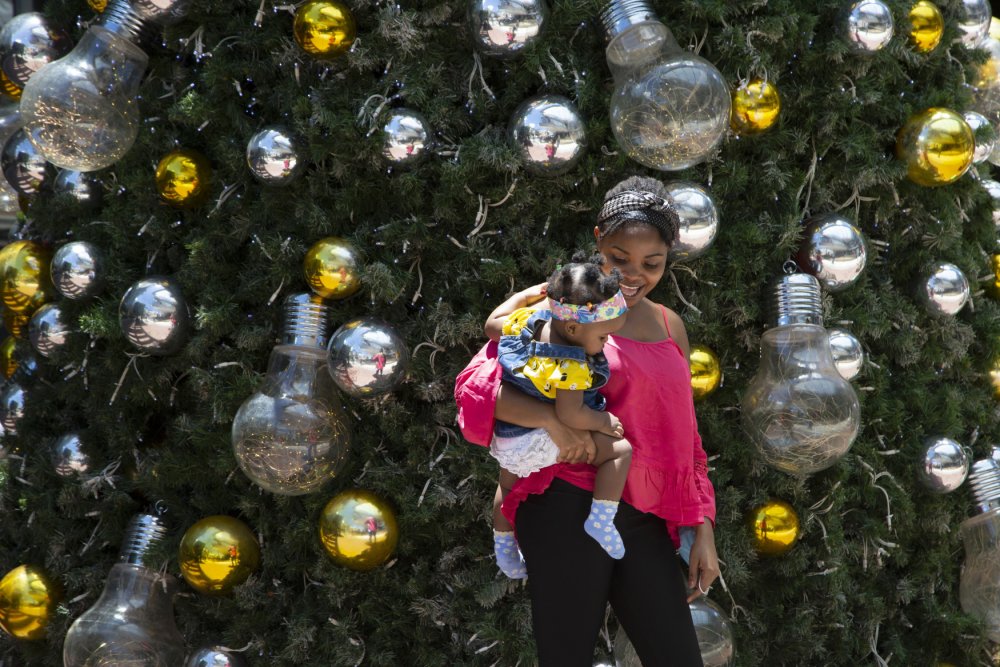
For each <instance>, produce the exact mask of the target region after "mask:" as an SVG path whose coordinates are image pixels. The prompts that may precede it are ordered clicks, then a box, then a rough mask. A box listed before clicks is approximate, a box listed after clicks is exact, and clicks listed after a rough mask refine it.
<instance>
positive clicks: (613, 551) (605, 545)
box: [583, 498, 625, 559]
mask: <svg viewBox="0 0 1000 667" xmlns="http://www.w3.org/2000/svg"><path fill="white" fill-rule="evenodd" d="M617 512H618V503H617V502H615V501H614V500H597V499H596V498H595V499H594V504H593V505H591V506H590V516H588V517H587V522H586V523H584V524H583V529H584V530H585V531H587V534H588V535H590V536H591V537H593V538H594V539H595V540H597V543H598V544H600V545H601V548H602V549H604V551H605V552H607V554H608V555H609V556H611V557H612V558H614V559H619V558H621V557H622V556H624V555H625V544H624V543H623V542H622V536H621V535H620V534H619V533H618V529H617V528H615V514H616V513H617Z"/></svg>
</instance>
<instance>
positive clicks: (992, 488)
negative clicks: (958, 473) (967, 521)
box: [969, 458, 1000, 514]
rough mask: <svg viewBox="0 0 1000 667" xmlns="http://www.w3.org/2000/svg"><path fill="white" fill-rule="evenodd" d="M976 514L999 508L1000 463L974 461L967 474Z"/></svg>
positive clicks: (984, 460)
mask: <svg viewBox="0 0 1000 667" xmlns="http://www.w3.org/2000/svg"><path fill="white" fill-rule="evenodd" d="M969 486H971V487H972V495H973V497H974V498H975V501H976V514H984V513H986V512H989V511H991V510H995V509H998V508H1000V463H998V462H997V461H995V460H993V459H992V458H989V459H983V460H981V461H976V462H975V463H973V464H972V471H971V472H970V473H969Z"/></svg>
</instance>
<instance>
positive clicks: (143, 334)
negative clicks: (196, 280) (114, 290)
mask: <svg viewBox="0 0 1000 667" xmlns="http://www.w3.org/2000/svg"><path fill="white" fill-rule="evenodd" d="M118 319H119V322H120V323H121V329H122V333H124V334H125V337H126V338H128V341H129V342H130V343H132V345H134V346H136V347H137V348H139V349H140V350H143V351H144V352H148V353H150V354H154V355H166V354H173V353H174V352H176V351H177V350H179V349H180V348H181V347H182V346H183V345H184V343H185V342H186V341H187V337H188V333H189V331H190V328H191V316H190V314H189V313H188V308H187V302H186V301H185V300H184V295H183V294H182V293H181V290H180V288H179V287H178V286H177V283H176V282H174V281H173V280H172V279H170V278H164V277H162V276H151V277H149V278H143V279H142V280H140V281H138V282H136V283H135V284H134V285H132V286H131V287H130V288H129V289H128V291H127V292H125V296H123V297H122V300H121V304H120V305H119V306H118Z"/></svg>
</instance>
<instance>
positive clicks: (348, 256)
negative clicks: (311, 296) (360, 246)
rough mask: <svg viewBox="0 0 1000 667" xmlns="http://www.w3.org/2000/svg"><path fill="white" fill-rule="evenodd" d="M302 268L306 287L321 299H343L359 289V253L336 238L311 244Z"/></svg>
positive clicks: (345, 242) (349, 244)
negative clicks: (307, 285)
mask: <svg viewBox="0 0 1000 667" xmlns="http://www.w3.org/2000/svg"><path fill="white" fill-rule="evenodd" d="M302 269H303V273H304V275H305V278H306V282H307V283H308V284H309V288H310V289H311V290H312V291H313V292H314V293H315V294H317V295H318V296H321V297H323V298H324V299H344V298H347V297H349V296H351V295H352V294H354V293H355V292H357V291H358V290H359V289H360V288H361V276H360V275H359V272H360V269H361V254H360V253H359V252H358V251H357V249H356V248H355V247H354V246H353V245H352V244H351V243H350V242H349V241H347V240H345V239H342V238H339V237H337V236H328V237H327V238H325V239H320V240H319V241H317V242H316V243H314V244H313V246H312V247H311V248H309V250H308V252H306V257H305V260H303V262H302Z"/></svg>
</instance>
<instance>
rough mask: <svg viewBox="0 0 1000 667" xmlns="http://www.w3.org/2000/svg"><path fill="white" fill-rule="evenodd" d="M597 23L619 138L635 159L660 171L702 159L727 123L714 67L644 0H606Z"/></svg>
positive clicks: (726, 99)
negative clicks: (679, 38) (685, 44)
mask: <svg viewBox="0 0 1000 667" xmlns="http://www.w3.org/2000/svg"><path fill="white" fill-rule="evenodd" d="M601 21H602V22H603V24H604V31H605V34H606V36H607V38H608V47H607V49H606V51H605V56H606V57H607V61H608V67H609V68H610V69H611V74H612V75H613V76H614V79H615V87H614V90H613V91H612V93H611V129H612V131H613V132H614V135H615V139H617V140H618V144H619V145H620V146H621V147H622V148H623V149H624V150H625V152H626V153H627V154H628V156H629V157H631V158H632V159H633V160H635V161H636V162H638V163H640V164H643V165H645V166H647V167H652V168H653V169H661V170H663V171H677V170H680V169H686V168H687V167H690V166H692V165H695V164H698V163H699V162H703V161H704V160H706V159H707V158H708V157H709V156H710V155H711V154H712V152H713V151H714V150H715V148H716V147H717V146H718V145H719V143H720V142H721V141H722V139H723V137H725V135H726V131H727V130H728V128H729V110H730V106H731V99H730V94H729V86H728V85H727V84H726V80H725V79H724V78H723V76H722V74H721V73H720V72H719V70H718V69H716V68H715V66H714V65H713V64H712V63H710V62H708V61H707V60H705V59H704V58H702V57H700V56H696V55H694V54H693V53H690V52H688V51H685V50H683V49H681V47H680V46H679V45H678V44H677V40H676V39H674V36H673V34H671V32H670V29H669V28H667V26H666V25H664V24H663V23H661V22H660V21H659V20H658V19H657V18H656V15H655V14H654V13H653V8H652V6H651V4H650V3H649V2H648V1H647V0H611V2H609V3H608V4H607V5H606V6H605V7H604V9H603V10H602V11H601Z"/></svg>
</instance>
